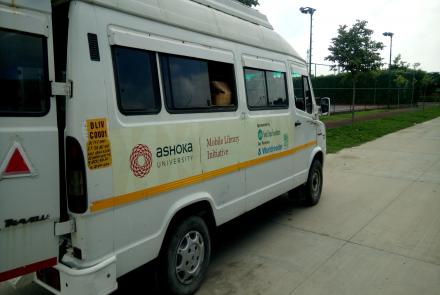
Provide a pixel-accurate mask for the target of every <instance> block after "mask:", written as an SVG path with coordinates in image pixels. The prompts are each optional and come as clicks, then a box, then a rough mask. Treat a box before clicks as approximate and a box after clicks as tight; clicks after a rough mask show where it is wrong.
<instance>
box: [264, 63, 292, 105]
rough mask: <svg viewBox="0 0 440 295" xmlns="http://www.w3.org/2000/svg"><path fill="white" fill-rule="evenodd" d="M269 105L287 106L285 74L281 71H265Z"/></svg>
mask: <svg viewBox="0 0 440 295" xmlns="http://www.w3.org/2000/svg"><path fill="white" fill-rule="evenodd" d="M266 81H267V93H268V95H269V97H268V99H269V106H287V105H288V103H287V93H286V90H287V89H286V74H285V73H282V72H272V71H267V72H266Z"/></svg>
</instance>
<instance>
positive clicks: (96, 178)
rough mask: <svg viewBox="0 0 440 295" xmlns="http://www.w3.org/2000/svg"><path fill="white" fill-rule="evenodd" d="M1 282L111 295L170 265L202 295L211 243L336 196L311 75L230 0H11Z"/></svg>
mask: <svg viewBox="0 0 440 295" xmlns="http://www.w3.org/2000/svg"><path fill="white" fill-rule="evenodd" d="M0 89H1V99H0V161H1V162H0V165H1V166H0V281H4V280H8V279H11V278H13V277H16V276H20V275H23V274H26V273H30V272H36V282H37V283H38V284H40V285H42V286H43V287H45V288H47V289H48V290H50V291H52V292H53V293H56V294H106V293H110V292H112V291H114V290H115V289H116V288H117V278H118V277H120V276H122V275H124V274H126V273H128V272H130V271H131V270H133V269H135V268H137V267H139V266H141V265H143V264H145V263H147V262H149V261H152V260H154V259H156V258H157V259H158V261H159V262H160V263H159V265H160V268H161V269H160V270H158V271H159V272H160V274H161V278H163V280H164V282H165V283H164V285H165V288H168V289H169V291H171V292H172V293H175V294H191V293H194V292H195V291H196V290H197V288H198V287H199V286H200V284H201V282H202V280H203V277H204V276H205V274H206V270H207V267H208V264H209V259H210V250H211V248H210V232H211V229H212V228H214V227H215V226H218V225H220V224H223V223H225V222H227V221H229V220H231V219H232V218H234V217H236V216H239V215H240V214H242V213H244V212H246V211H248V210H251V209H253V208H255V207H256V206H258V205H260V204H262V203H264V202H266V201H268V200H270V199H273V198H275V197H277V196H279V195H281V194H283V193H285V192H288V191H292V190H293V189H294V188H298V187H299V188H300V189H301V190H302V191H304V192H305V194H304V195H305V201H306V202H307V203H308V204H309V205H314V204H316V203H317V202H318V201H319V198H320V194H321V189H322V179H323V176H322V165H323V163H324V155H325V149H326V147H325V127H324V125H323V124H322V122H320V121H319V119H318V115H319V114H318V113H319V107H318V106H317V105H316V103H315V100H314V96H313V91H312V86H311V84H310V80H309V78H308V74H307V70H306V63H305V61H304V60H303V59H302V58H301V57H299V55H298V54H297V52H296V51H295V50H293V49H292V48H291V47H290V46H289V44H288V43H287V42H286V41H284V40H283V39H282V38H281V37H280V36H279V35H278V34H277V33H275V32H274V31H273V28H272V26H271V25H270V24H269V23H268V21H267V18H266V17H265V16H264V15H262V14H260V13H259V12H258V11H256V10H254V9H251V8H248V7H245V6H243V5H241V4H239V3H237V2H233V1H229V0H160V1H156V0H125V1H118V0H88V1H86V0H84V1H49V0H46V1H44V0H40V1H33V0H14V1H12V0H0Z"/></svg>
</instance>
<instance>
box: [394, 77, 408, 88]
mask: <svg viewBox="0 0 440 295" xmlns="http://www.w3.org/2000/svg"><path fill="white" fill-rule="evenodd" d="M394 84H395V85H396V86H397V87H399V88H402V87H406V86H407V85H408V79H406V78H405V77H403V76H402V75H400V74H398V75H397V77H396V78H395V79H394Z"/></svg>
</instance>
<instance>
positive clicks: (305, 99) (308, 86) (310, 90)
mask: <svg viewBox="0 0 440 295" xmlns="http://www.w3.org/2000/svg"><path fill="white" fill-rule="evenodd" d="M302 80H303V92H304V108H305V110H304V112H305V113H307V114H309V115H313V97H312V88H311V87H310V81H309V76H305V75H302ZM304 82H305V83H307V88H308V89H309V90H306V89H305V87H304V86H305V85H304ZM307 91H309V93H310V96H309V100H310V104H311V106H312V109H311V111H310V113H309V111H308V110H307V95H306V92H307Z"/></svg>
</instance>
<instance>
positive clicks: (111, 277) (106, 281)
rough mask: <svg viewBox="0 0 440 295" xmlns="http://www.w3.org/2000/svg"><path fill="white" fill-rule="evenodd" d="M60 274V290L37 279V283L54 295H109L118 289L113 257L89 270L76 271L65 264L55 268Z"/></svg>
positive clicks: (114, 258)
mask: <svg viewBox="0 0 440 295" xmlns="http://www.w3.org/2000/svg"><path fill="white" fill-rule="evenodd" d="M53 268H54V269H55V270H57V271H58V272H59V281H60V284H59V288H60V290H57V289H55V288H54V287H53V286H50V285H49V284H48V283H47V282H44V281H42V280H40V279H39V278H38V277H35V279H34V280H35V282H36V283H37V284H39V285H40V286H42V287H43V288H45V289H47V290H49V291H51V292H52V293H54V294H60V295H70V294H72V295H74V294H75V295H76V294H99V295H104V294H109V293H111V292H113V291H115V290H116V289H117V288H118V284H117V281H116V257H115V256H112V257H110V258H107V259H106V260H104V261H101V262H100V263H98V264H95V265H93V266H91V267H88V268H83V269H74V268H70V267H68V266H66V265H64V264H61V263H59V264H57V265H56V266H54V267H53Z"/></svg>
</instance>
